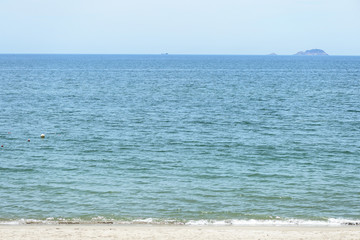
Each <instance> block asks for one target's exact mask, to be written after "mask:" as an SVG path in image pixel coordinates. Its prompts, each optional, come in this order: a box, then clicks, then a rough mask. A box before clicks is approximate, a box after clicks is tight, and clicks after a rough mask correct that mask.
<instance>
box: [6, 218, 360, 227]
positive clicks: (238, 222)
mask: <svg viewBox="0 0 360 240" xmlns="http://www.w3.org/2000/svg"><path fill="white" fill-rule="evenodd" d="M0 224H2V225H3V224H6V225H22V224H152V225H169V224H171V225H189V226H205V225H213V226H343V225H360V219H359V220H350V219H337V218H329V219H328V220H324V221H319V220H304V219H285V220H284V219H280V218H275V219H267V220H258V219H226V220H207V219H200V220H188V221H180V220H174V219H158V218H142V219H134V220H115V219H108V218H105V217H102V216H98V217H94V218H92V219H91V220H81V219H78V218H72V219H65V218H57V219H56V218H51V217H50V218H47V219H46V220H37V219H18V220H9V221H0Z"/></svg>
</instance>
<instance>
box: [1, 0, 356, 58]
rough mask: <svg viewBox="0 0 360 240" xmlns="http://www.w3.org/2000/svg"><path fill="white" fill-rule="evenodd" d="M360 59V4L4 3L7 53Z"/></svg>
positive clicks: (271, 0) (209, 0)
mask: <svg viewBox="0 0 360 240" xmlns="http://www.w3.org/2000/svg"><path fill="white" fill-rule="evenodd" d="M313 48H320V49H323V50H324V51H326V52H327V53H328V54H330V55H360V0H246V1H245V0H127V1H125V0H0V53H81V54H160V53H165V52H167V53H169V54H241V55H242V54H244V55H247V54H250V55H253V54H254V55H262V54H269V53H272V52H275V53H277V54H282V55H288V54H294V53H296V52H298V51H304V50H307V49H313Z"/></svg>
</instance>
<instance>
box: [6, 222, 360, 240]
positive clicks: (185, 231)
mask: <svg viewBox="0 0 360 240" xmlns="http://www.w3.org/2000/svg"><path fill="white" fill-rule="evenodd" d="M0 239H1V240H7V239H19V240H20V239H21V240H27V239H31V240H33V239H55V240H56V239H65V240H71V239H134V240H135V239H136V240H138V239H156V240H157V239H159V240H162V239H181V240H184V239H194V240H195V239H196V240H200V239H206V240H211V239H255V240H257V239H277V240H278V239H284V240H285V239H286V240H291V239H298V240H300V239H324V240H325V239H342V240H343V239H354V240H355V239H356V240H359V239H360V226H344V227H275V226H274V227H261V226H257V227H240V226H167V225H165V226H164V225H160V226H149V225H0Z"/></svg>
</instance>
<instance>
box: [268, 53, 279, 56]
mask: <svg viewBox="0 0 360 240" xmlns="http://www.w3.org/2000/svg"><path fill="white" fill-rule="evenodd" d="M268 55H269V56H277V54H276V53H270V54H268Z"/></svg>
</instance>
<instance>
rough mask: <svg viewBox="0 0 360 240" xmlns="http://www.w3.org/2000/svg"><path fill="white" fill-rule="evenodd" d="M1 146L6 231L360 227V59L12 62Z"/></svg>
mask: <svg viewBox="0 0 360 240" xmlns="http://www.w3.org/2000/svg"><path fill="white" fill-rule="evenodd" d="M41 134H45V135H46V137H45V138H44V139H41V138H40V135H41ZM28 139H29V140H30V142H28ZM0 145H3V147H1V149H0V221H1V222H3V223H7V222H21V221H23V222H24V221H25V222H26V221H49V222H58V221H65V222H66V221H79V222H89V221H91V222H102V221H105V222H106V221H111V222H120V223H121V222H139V221H143V222H159V223H167V222H175V223H214V222H224V221H225V223H236V222H241V223H244V222H245V223H246V222H257V221H258V222H263V223H264V222H266V221H274V222H297V223H298V222H303V221H304V222H325V223H328V222H339V223H343V222H349V221H354V222H359V221H360V186H359V183H360V57H340V56H339V57H297V56H185V55H179V56H178V55H166V56H165V55H159V56H156V55H0ZM30 219H31V220H30Z"/></svg>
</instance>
